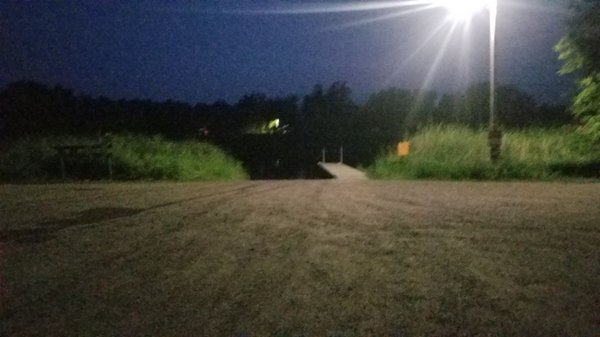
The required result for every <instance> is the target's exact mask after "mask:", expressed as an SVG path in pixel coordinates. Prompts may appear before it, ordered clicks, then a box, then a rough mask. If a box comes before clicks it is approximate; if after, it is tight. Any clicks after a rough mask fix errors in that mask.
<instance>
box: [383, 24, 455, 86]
mask: <svg viewBox="0 0 600 337" xmlns="http://www.w3.org/2000/svg"><path fill="white" fill-rule="evenodd" d="M446 24H447V21H442V22H441V23H440V24H439V25H438V26H437V27H436V28H435V29H434V30H433V31H432V32H431V33H430V34H429V35H428V36H427V37H426V38H425V40H423V42H422V43H421V44H420V45H419V46H418V47H417V49H415V50H414V51H413V52H412V53H411V54H410V55H409V56H408V57H407V58H406V59H404V61H402V64H401V65H400V66H399V67H398V68H396V69H395V70H394V71H393V72H392V74H391V75H390V76H389V77H388V79H387V80H386V81H385V83H386V84H390V83H391V82H392V80H393V78H394V77H396V76H397V75H398V74H399V73H400V72H401V71H402V70H404V68H406V67H407V66H408V65H409V64H410V62H411V61H412V60H413V59H414V58H415V57H417V55H419V53H421V51H423V49H425V48H426V47H427V46H428V44H429V42H430V41H431V40H433V39H434V38H435V37H436V35H437V34H438V33H439V32H440V31H441V30H442V29H443V28H444V27H445V26H446Z"/></svg>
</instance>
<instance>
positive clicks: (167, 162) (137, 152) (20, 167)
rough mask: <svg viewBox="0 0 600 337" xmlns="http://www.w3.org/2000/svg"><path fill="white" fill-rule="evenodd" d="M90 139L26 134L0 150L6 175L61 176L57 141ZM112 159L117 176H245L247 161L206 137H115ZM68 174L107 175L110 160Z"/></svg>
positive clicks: (0, 172) (1, 175)
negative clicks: (205, 140)
mask: <svg viewBox="0 0 600 337" xmlns="http://www.w3.org/2000/svg"><path fill="white" fill-rule="evenodd" d="M90 143H95V141H94V140H92V139H89V138H80V137H79V138H78V137H59V138H43V139H22V140H20V141H17V142H14V143H12V144H9V145H7V146H6V147H5V149H4V150H3V151H2V152H1V153H0V180H5V181H29V182H35V181H37V182H42V181H49V180H56V179H59V178H60V161H59V159H58V157H57V154H56V150H54V148H53V146H54V145H59V144H60V145H65V144H90ZM111 143H112V150H111V153H112V162H113V170H114V177H115V179H117V180H175V181H199V180H240V179H246V178H247V175H246V173H245V172H244V170H243V168H242V166H241V163H239V162H238V161H236V160H234V159H233V158H231V157H230V156H228V155H226V154H225V153H224V152H223V151H221V150H220V149H218V148H217V147H215V146H213V145H211V144H208V143H201V142H194V141H185V142H172V141H167V140H165V139H163V138H162V137H158V136H154V137H145V136H113V137H111ZM67 173H68V178H73V179H90V178H91V179H106V178H107V177H108V174H107V165H106V164H105V163H104V162H103V161H101V160H97V159H92V158H89V160H88V159H85V160H82V161H81V160H80V161H78V162H76V163H74V164H71V165H68V167H67Z"/></svg>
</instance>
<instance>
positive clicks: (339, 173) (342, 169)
mask: <svg viewBox="0 0 600 337" xmlns="http://www.w3.org/2000/svg"><path fill="white" fill-rule="evenodd" d="M317 165H319V167H321V168H322V169H323V170H325V172H327V173H329V174H330V175H331V176H332V177H333V178H334V179H338V180H368V178H367V176H366V175H365V173H364V172H362V171H359V170H357V169H355V168H354V167H351V166H348V165H346V164H343V163H324V162H319V163H317Z"/></svg>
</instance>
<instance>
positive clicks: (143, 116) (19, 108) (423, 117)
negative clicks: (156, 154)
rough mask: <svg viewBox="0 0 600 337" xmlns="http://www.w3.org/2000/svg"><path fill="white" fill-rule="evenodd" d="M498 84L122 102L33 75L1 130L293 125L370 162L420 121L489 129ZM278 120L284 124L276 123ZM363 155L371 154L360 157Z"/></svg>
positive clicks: (180, 131) (533, 122)
mask: <svg viewBox="0 0 600 337" xmlns="http://www.w3.org/2000/svg"><path fill="white" fill-rule="evenodd" d="M488 103H489V97H488V84H486V83H480V84H475V85H473V86H471V87H469V88H468V89H467V90H466V91H464V92H462V93H458V94H443V95H438V94H437V93H435V92H433V91H417V90H408V89H400V88H388V89H385V90H381V91H379V92H377V93H374V94H372V95H371V96H370V97H369V98H368V100H367V101H366V102H365V103H364V104H358V103H356V102H355V101H354V100H353V99H352V92H351V90H350V88H349V87H348V86H347V84H346V83H345V82H335V83H333V84H331V85H330V86H328V87H324V86H322V85H316V86H315V87H314V88H313V89H312V91H311V92H310V93H308V94H307V95H305V96H304V97H303V98H302V99H299V98H298V97H297V96H293V95H290V96H286V97H268V96H267V95H264V94H260V93H252V94H248V95H244V96H243V97H242V98H240V99H239V101H237V102H236V103H234V104H229V103H227V102H224V101H217V102H214V103H210V104H206V103H198V104H195V105H191V104H188V103H184V102H177V101H172V100H167V101H164V102H156V101H152V100H140V99H131V100H124V99H121V100H112V99H109V98H107V97H102V96H101V97H91V96H88V95H85V94H77V93H75V92H74V91H73V90H72V89H66V88H63V87H60V86H55V87H51V86H47V85H45V84H42V83H37V82H31V81H19V82H13V83H10V84H8V85H7V86H6V88H4V90H2V91H1V92H0V134H1V135H2V138H4V139H10V138H13V139H14V138H19V137H23V136H43V135H65V134H68V135H87V136H99V135H103V134H105V133H135V134H147V135H155V134H160V135H163V136H165V137H168V138H172V139H189V138H203V139H208V140H216V141H218V142H221V143H223V142H225V143H226V142H227V140H228V139H233V138H235V137H238V136H240V135H244V134H248V133H259V134H260V133H262V134H274V133H282V134H283V133H285V134H288V137H293V138H294V139H295V140H294V141H295V142H298V143H301V144H304V146H306V147H310V148H321V147H324V146H338V145H342V144H346V145H348V146H349V147H350V146H351V147H353V148H354V149H355V152H356V153H357V157H360V161H361V162H364V161H368V160H369V159H370V158H367V157H369V155H367V154H373V155H374V154H376V153H377V152H378V151H380V150H381V149H383V148H385V147H386V146H389V145H392V144H394V143H395V142H397V141H399V140H401V139H402V138H406V137H407V136H408V135H409V134H410V133H412V132H414V131H416V130H417V129H418V128H419V127H420V126H424V125H427V124H436V123H460V124H466V125H469V126H471V127H473V128H481V127H485V126H486V125H487V121H488ZM497 114H498V119H499V121H500V124H501V125H503V126H504V127H505V128H524V127H532V126H536V127H546V126H556V125H563V124H567V123H572V121H573V120H572V117H571V115H570V113H569V112H568V111H567V109H566V107H562V106H550V105H545V104H542V105H540V104H537V103H536V101H535V100H534V99H533V98H532V97H531V96H530V95H528V94H527V93H525V92H523V91H521V90H519V89H518V88H517V87H515V86H512V85H504V86H499V87H498V89H497ZM273 120H278V123H277V125H273V126H272V127H268V125H267V124H268V123H269V122H270V121H273ZM358 153H363V154H361V155H359V154H358Z"/></svg>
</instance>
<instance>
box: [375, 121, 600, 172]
mask: <svg viewBox="0 0 600 337" xmlns="http://www.w3.org/2000/svg"><path fill="white" fill-rule="evenodd" d="M599 162H600V154H599V153H598V152H597V151H596V150H595V149H594V147H593V145H592V144H591V143H590V142H589V141H587V140H586V139H584V138H583V137H582V136H581V135H579V134H577V133H575V132H573V131H572V130H571V129H533V130H524V131H510V132H505V133H504V138H503V145H502V157H501V159H500V160H499V162H498V163H497V164H493V163H491V162H490V160H489V147H488V145H487V132H486V131H484V130H480V131H476V130H471V129H468V128H466V127H461V126H431V127H427V128H425V129H424V130H422V131H421V132H419V133H417V134H416V135H415V136H414V137H413V138H412V139H411V154H410V155H409V156H408V157H404V158H398V157H397V156H396V155H395V154H389V155H385V156H382V157H380V158H379V159H378V160H376V162H375V163H374V164H373V165H372V166H371V167H369V169H368V171H369V174H370V176H371V177H373V178H379V179H397V178H437V179H549V178H555V177H560V176H593V175H594V168H595V167H597V166H596V165H597V164H598V163H599Z"/></svg>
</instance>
